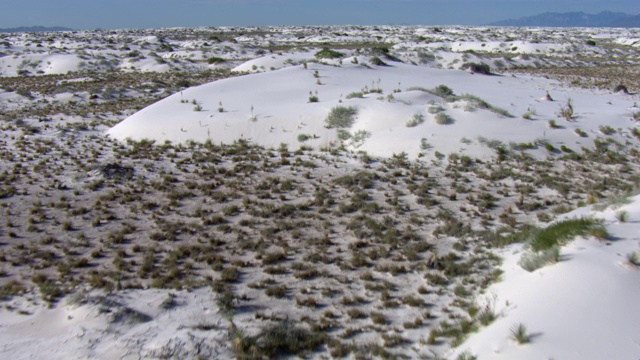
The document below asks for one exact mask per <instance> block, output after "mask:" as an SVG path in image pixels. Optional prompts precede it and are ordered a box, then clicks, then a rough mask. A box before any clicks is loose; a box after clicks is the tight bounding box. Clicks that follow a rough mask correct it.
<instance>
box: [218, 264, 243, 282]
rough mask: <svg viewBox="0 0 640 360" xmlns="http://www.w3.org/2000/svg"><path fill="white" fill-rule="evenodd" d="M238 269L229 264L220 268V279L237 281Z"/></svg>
mask: <svg viewBox="0 0 640 360" xmlns="http://www.w3.org/2000/svg"><path fill="white" fill-rule="evenodd" d="M238 276H239V271H238V268H236V267H235V266H230V267H226V268H224V269H222V271H221V272H220V280H222V281H224V282H236V281H238Z"/></svg>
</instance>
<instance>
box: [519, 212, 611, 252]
mask: <svg viewBox="0 0 640 360" xmlns="http://www.w3.org/2000/svg"><path fill="white" fill-rule="evenodd" d="M587 235H592V236H596V237H597V238H599V239H602V240H604V239H606V237H607V236H608V233H607V229H606V228H605V227H604V225H603V224H602V221H601V220H597V219H594V218H588V217H583V218H579V219H568V220H564V221H560V222H557V223H555V224H552V225H551V226H549V227H547V228H545V229H543V230H541V231H539V232H538V233H537V234H535V235H534V237H533V239H532V240H531V242H530V243H529V245H530V246H531V249H532V250H533V251H542V250H547V249H551V248H553V247H554V246H562V245H565V244H567V243H568V242H570V241H571V240H573V238H575V237H576V236H587Z"/></svg>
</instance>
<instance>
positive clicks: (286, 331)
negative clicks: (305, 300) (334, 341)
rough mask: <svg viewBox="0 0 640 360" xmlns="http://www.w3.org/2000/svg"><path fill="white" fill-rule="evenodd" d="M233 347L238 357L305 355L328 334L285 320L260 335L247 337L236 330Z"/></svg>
mask: <svg viewBox="0 0 640 360" xmlns="http://www.w3.org/2000/svg"><path fill="white" fill-rule="evenodd" d="M233 335H234V340H233V347H234V350H235V353H236V357H237V358H238V359H262V358H270V359H273V358H280V357H282V356H286V355H303V354H304V353H306V352H310V351H312V350H314V349H315V348H317V347H319V346H321V345H323V344H324V343H325V342H326V341H327V336H326V335H325V334H323V333H321V332H312V331H310V330H307V329H306V328H303V327H301V326H298V325H296V324H294V323H293V322H292V321H289V320H285V321H282V322H279V323H276V324H273V325H271V326H268V327H266V328H264V329H263V330H262V331H261V332H260V333H259V334H258V335H256V336H251V337H245V336H243V334H242V333H240V332H239V331H238V330H236V331H235V334H233Z"/></svg>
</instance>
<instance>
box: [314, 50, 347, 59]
mask: <svg viewBox="0 0 640 360" xmlns="http://www.w3.org/2000/svg"><path fill="white" fill-rule="evenodd" d="M343 56H344V54H343V53H341V52H338V51H335V50H331V49H329V48H324V49H322V50H320V51H318V52H316V53H315V57H317V58H318V59H337V58H341V57H343Z"/></svg>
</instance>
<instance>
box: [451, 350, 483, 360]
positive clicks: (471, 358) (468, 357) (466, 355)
mask: <svg viewBox="0 0 640 360" xmlns="http://www.w3.org/2000/svg"><path fill="white" fill-rule="evenodd" d="M477 359H478V357H477V356H475V355H473V354H471V353H470V352H469V351H463V352H461V353H460V354H458V356H457V357H456V360H477Z"/></svg>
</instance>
